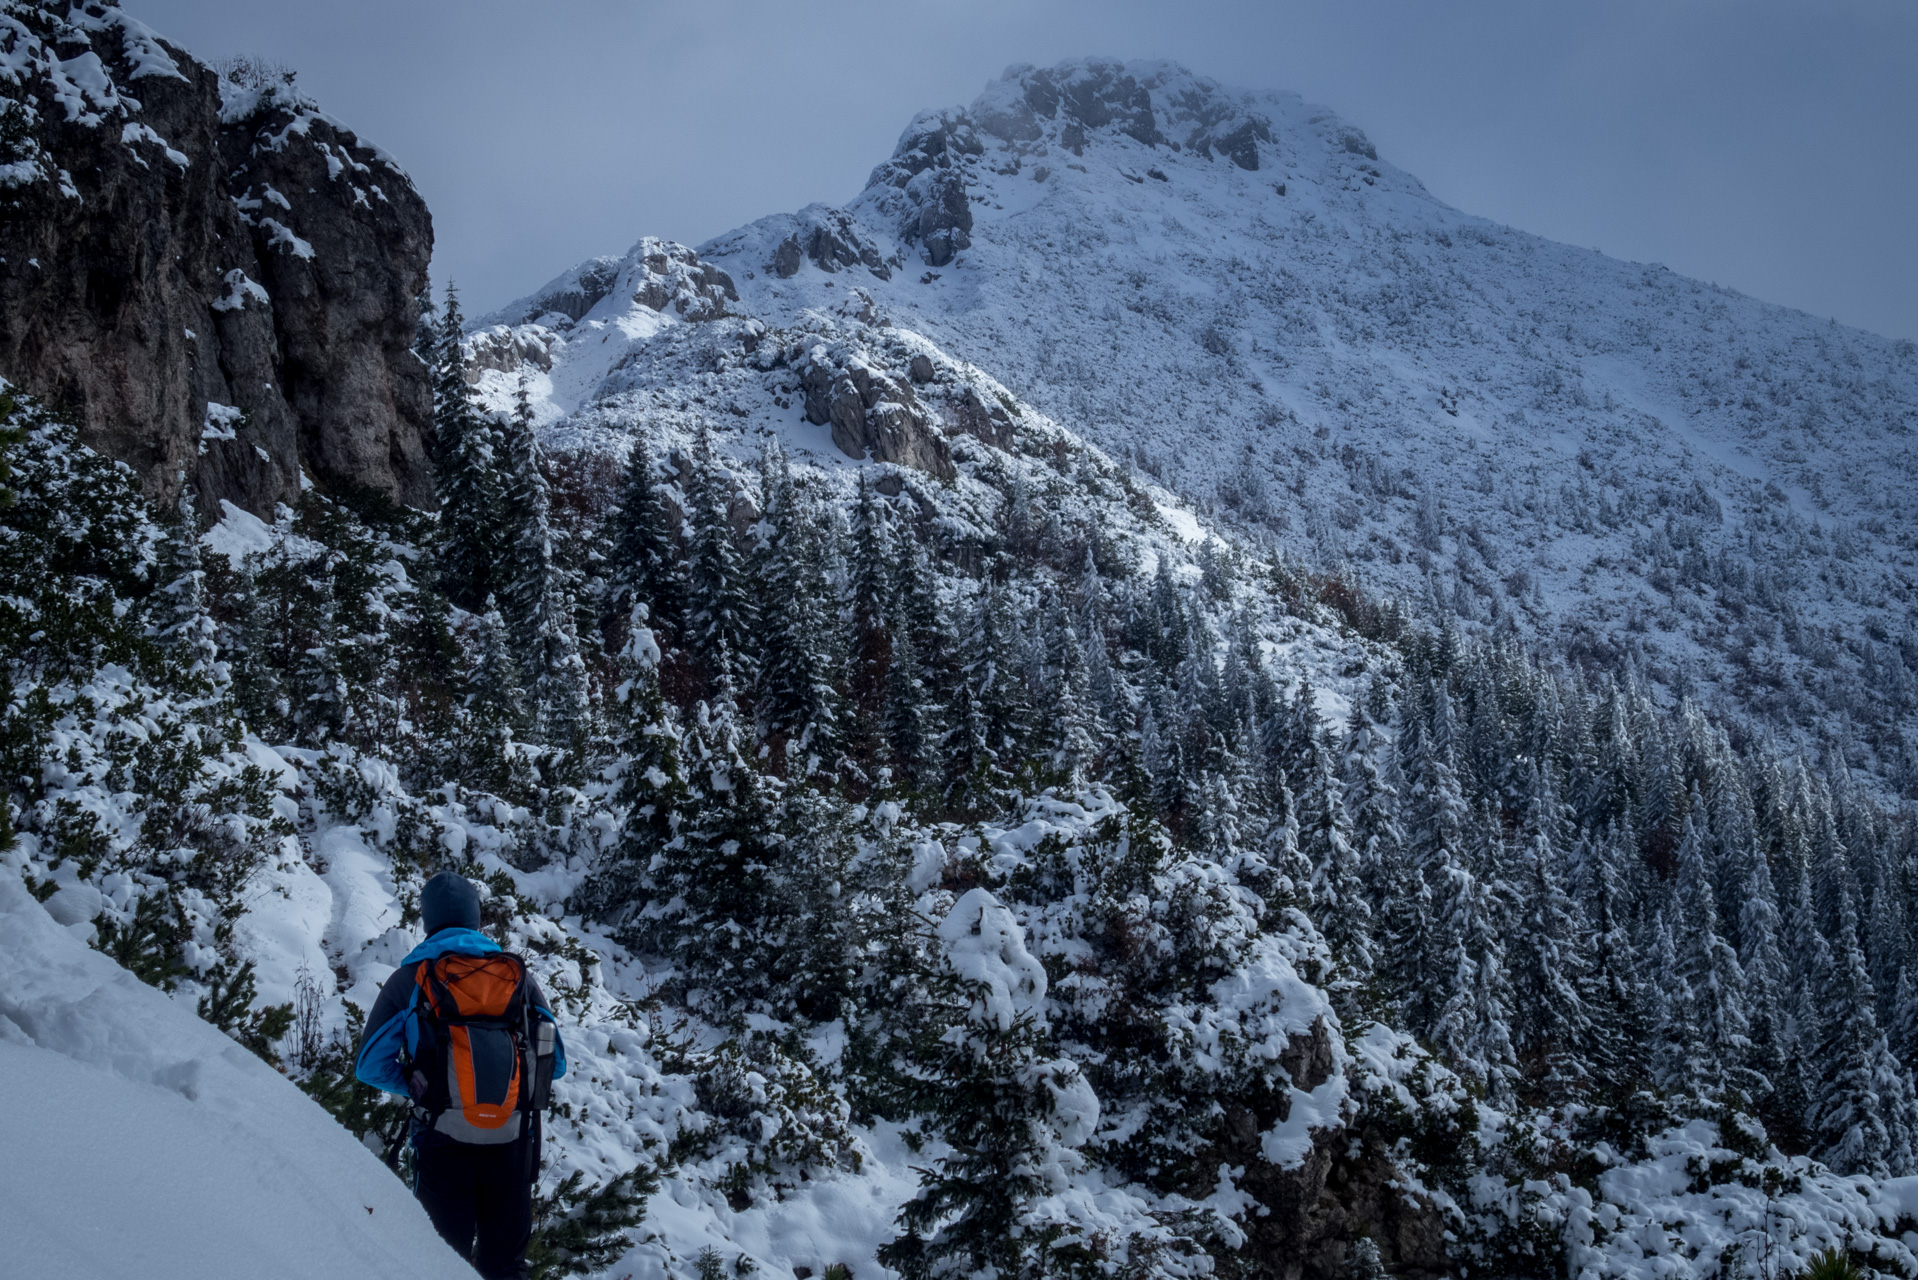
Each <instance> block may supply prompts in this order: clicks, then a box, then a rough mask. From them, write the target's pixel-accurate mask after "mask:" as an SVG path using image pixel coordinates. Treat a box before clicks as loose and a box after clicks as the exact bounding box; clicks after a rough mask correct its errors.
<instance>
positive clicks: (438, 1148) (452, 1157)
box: [413, 1127, 539, 1280]
mask: <svg viewBox="0 0 1918 1280" xmlns="http://www.w3.org/2000/svg"><path fill="white" fill-rule="evenodd" d="M538 1170H539V1130H538V1128H537V1127H535V1128H534V1129H533V1131H532V1132H531V1133H529V1134H527V1135H526V1136H524V1137H522V1138H521V1139H520V1140H519V1141H517V1142H504V1143H501V1144H500V1145H498V1146H486V1147H482V1146H474V1145H471V1144H469V1143H465V1142H453V1141H451V1140H450V1139H446V1138H442V1137H440V1136H439V1135H438V1134H436V1133H432V1132H427V1133H422V1134H420V1135H419V1146H418V1147H416V1148H415V1149H414V1152H413V1175H414V1177H413V1194H414V1195H416V1196H417V1197H419V1202H420V1204H421V1206H422V1207H424V1208H425V1210H426V1216H427V1217H429V1218H431V1219H432V1220H433V1227H434V1229H435V1230H437V1231H438V1232H439V1233H440V1237H441V1238H442V1239H444V1240H445V1241H446V1243H448V1244H450V1245H452V1246H453V1252H455V1253H457V1254H459V1256H460V1257H462V1258H464V1259H466V1260H467V1261H468V1262H470V1263H472V1264H473V1269H474V1270H475V1271H477V1272H479V1273H480V1275H482V1276H484V1277H486V1280H524V1278H525V1276H526V1274H527V1272H526V1243H527V1241H528V1240H529V1239H530V1238H531V1236H532V1234H533V1179H534V1176H535V1175H536V1174H537V1172H538Z"/></svg>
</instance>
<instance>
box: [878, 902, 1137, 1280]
mask: <svg viewBox="0 0 1918 1280" xmlns="http://www.w3.org/2000/svg"><path fill="white" fill-rule="evenodd" d="M936 933H937V937H938V940H939V943H940V951H941V952H942V953H943V964H942V966H941V967H940V969H939V970H938V971H937V973H936V974H935V976H934V979H933V982H932V985H931V991H930V992H929V999H928V1001H927V1007H926V1009H925V1014H924V1017H925V1023H924V1028H925V1029H924V1031H923V1032H922V1034H921V1035H920V1037H919V1039H918V1043H917V1044H916V1046H915V1053H914V1056H913V1061H912V1062H911V1065H910V1067H909V1070H910V1072H911V1074H912V1078H913V1080H914V1083H915V1084H916V1086H917V1089H916V1092H917V1094H918V1097H919V1099H920V1105H921V1106H922V1107H923V1108H924V1110H925V1112H926V1114H927V1115H928V1116H929V1117H930V1120H931V1125H932V1127H933V1129H934V1131H935V1132H937V1133H938V1135H939V1136H940V1137H941V1138H943V1139H944V1140H945V1142H946V1144H947V1154H945V1155H943V1156H941V1157H939V1158H938V1159H936V1160H935V1161H934V1162H933V1163H932V1166H931V1167H929V1168H927V1169H924V1170H922V1171H921V1173H920V1186H919V1190H918V1192H917V1193H916V1194H915V1195H914V1196H913V1198H912V1199H911V1200H908V1201H907V1202H906V1205H905V1207H904V1208H903V1209H901V1210H900V1213H899V1227H900V1235H899V1236H898V1238H896V1239H894V1240H893V1241H892V1242H891V1243H889V1244H887V1245H885V1246H883V1247H882V1248H881V1249H880V1251H879V1259H880V1261H881V1262H882V1263H883V1264H884V1265H886V1266H888V1267H891V1268H892V1269H894V1270H896V1271H898V1272H899V1273H900V1274H901V1275H902V1276H904V1277H906V1280H935V1278H936V1277H942V1276H949V1275H955V1274H962V1275H974V1276H978V1275H994V1276H998V1277H1000V1278H1001V1280H1040V1277H1045V1276H1054V1275H1057V1274H1059V1273H1060V1272H1061V1271H1068V1272H1070V1271H1072V1270H1073V1269H1074V1263H1075V1262H1077V1261H1081V1260H1084V1261H1090V1260H1089V1259H1087V1258H1086V1257H1085V1255H1086V1248H1085V1239H1086V1237H1085V1236H1084V1235H1083V1234H1082V1232H1083V1230H1084V1226H1085V1224H1079V1223H1074V1222H1071V1221H1070V1220H1061V1219H1060V1218H1058V1217H1056V1216H1054V1215H1055V1214H1056V1213H1057V1212H1058V1210H1059V1209H1060V1208H1062V1207H1065V1204H1066V1202H1063V1201H1061V1199H1060V1193H1062V1192H1064V1191H1065V1190H1066V1188H1067V1186H1068V1185H1069V1181H1070V1179H1071V1178H1072V1177H1074V1176H1075V1175H1077V1174H1078V1173H1080V1171H1082V1170H1083V1169H1084V1167H1085V1161H1084V1157H1083V1156H1081V1155H1080V1154H1079V1152H1078V1150H1077V1148H1078V1147H1079V1146H1081V1145H1082V1144H1084V1142H1085V1141H1086V1140H1087V1139H1088V1138H1090V1137H1091V1136H1092V1132H1093V1128H1094V1125H1095V1124H1096V1123H1097V1119H1098V1113H1099V1103H1098V1099H1097V1097H1096V1096H1095V1095H1094V1094H1093V1092H1092V1089H1091V1087H1090V1086H1089V1085H1088V1084H1087V1083H1086V1081H1085V1078H1084V1076H1083V1075H1082V1074H1081V1072H1080V1070H1079V1068H1078V1067H1077V1066H1076V1065H1075V1064H1074V1063H1072V1062H1071V1061H1069V1060H1067V1059H1064V1058H1060V1057H1058V1056H1057V1055H1056V1054H1055V1053H1054V1052H1053V1050H1052V1047H1051V1043H1050V1036H1049V1034H1048V1031H1049V1028H1048V1026H1047V1023H1046V1017H1045V997H1046V990H1047V978H1046V972H1045V969H1044V967H1043V966H1042V965H1041V964H1040V963H1039V961H1038V960H1036V959H1035V958H1034V957H1033V956H1032V954H1031V953H1030V952H1029V951H1028V950H1027V949H1026V944H1025V937H1024V934H1023V932H1022V930H1021V929H1020V927H1019V924H1018V921H1017V920H1015V919H1014V918H1013V916H1012V913H1011V912H1009V911H1008V910H1007V909H1006V908H1005V907H1004V906H1003V905H1002V904H1001V903H1000V902H999V901H998V899H997V898H995V897H994V896H993V895H992V894H991V893H990V892H989V891H987V890H985V889H972V890H969V891H967V893H966V894H965V895H964V896H963V897H961V898H960V899H959V901H958V902H957V903H955V904H954V905H953V907H952V909H951V911H950V912H948V913H947V915H946V916H945V918H944V919H943V920H942V921H940V923H939V925H938V927H937V930H936ZM1075 1227H1076V1228H1078V1229H1077V1230H1075V1229H1074V1228H1075Z"/></svg>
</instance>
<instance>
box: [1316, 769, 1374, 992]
mask: <svg viewBox="0 0 1918 1280" xmlns="http://www.w3.org/2000/svg"><path fill="white" fill-rule="evenodd" d="M1298 809H1299V851H1300V853H1301V855H1302V856H1303V859H1304V861H1305V862H1307V863H1308V864H1309V865H1310V866H1311V868H1312V872H1311V882H1310V885H1311V887H1310V890H1309V895H1308V896H1309V897H1310V900H1311V903H1312V907H1311V915H1312V919H1313V921H1314V922H1315V923H1316V924H1317V925H1318V927H1319V932H1320V933H1322V934H1323V935H1324V936H1325V944H1326V946H1327V947H1328V948H1329V949H1330V951H1331V953H1332V963H1333V965H1334V971H1333V973H1332V975H1331V978H1330V985H1331V988H1332V991H1333V994H1334V998H1335V1000H1336V1002H1337V1004H1338V1007H1339V1013H1340V1015H1341V1016H1342V1017H1345V1018H1348V1019H1350V1020H1351V1021H1352V1023H1353V1025H1357V1023H1358V1021H1359V1018H1360V1012H1361V1009H1362V1000H1361V995H1362V993H1363V991H1364V990H1365V988H1366V987H1367V986H1368V985H1369V984H1370V982H1371V980H1372V973H1373V967H1374V963H1375V959H1376V958H1375V956H1374V955H1373V920H1372V898H1371V894H1370V893H1369V892H1368V891H1367V889H1366V885H1365V880H1364V877H1363V876H1362V875H1361V874H1360V872H1361V864H1360V860H1359V853H1358V850H1357V849H1355V848H1353V846H1352V827H1351V822H1350V821H1349V820H1348V819H1347V817H1346V813H1345V795H1344V788H1343V787H1342V786H1341V785H1340V783H1339V780H1338V776H1337V775H1336V774H1335V773H1334V772H1333V763H1332V754H1331V752H1329V751H1321V752H1319V753H1317V770H1316V772H1315V773H1314V774H1313V776H1311V777H1309V778H1307V779H1306V780H1305V789H1304V790H1303V791H1302V792H1300V794H1299V797H1298Z"/></svg>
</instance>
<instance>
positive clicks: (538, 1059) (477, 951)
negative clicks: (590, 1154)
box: [354, 871, 566, 1280]
mask: <svg viewBox="0 0 1918 1280" xmlns="http://www.w3.org/2000/svg"><path fill="white" fill-rule="evenodd" d="M420 919H421V922H422V923H423V924H424V925H425V927H426V941H424V942H422V943H420V945H418V946H417V947H414V948H413V950H412V951H410V952H409V953H407V957H406V959H405V960H403V961H401V962H400V967H399V968H398V969H396V970H394V971H393V976H392V977H390V978H388V979H387V980H386V985H385V986H383V987H381V988H380V995H379V999H377V1000H375V1001H374V1002H373V1012H372V1013H371V1014H370V1015H369V1016H368V1017H367V1019H366V1032H365V1034H364V1035H363V1036H362V1037H361V1039H360V1055H359V1062H358V1066H357V1067H356V1068H355V1072H354V1074H356V1075H357V1076H358V1077H359V1078H360V1079H361V1080H364V1081H365V1082H366V1083H367V1084H370V1085H372V1086H373V1087H374V1088H376V1089H384V1090H385V1091H386V1092H388V1093H397V1094H400V1095H401V1096H402V1097H406V1098H409V1099H411V1101H412V1103H413V1120H412V1124H411V1126H410V1131H411V1132H410V1136H411V1139H412V1143H413V1194H414V1195H416V1196H417V1197H419V1201H420V1204H422V1205H423V1206H425V1208H426V1213H427V1216H428V1217H430V1218H432V1220H433V1226H434V1227H435V1228H436V1229H437V1230H438V1231H439V1233H440V1235H441V1236H442V1237H444V1238H445V1240H446V1243H448V1244H450V1245H452V1246H453V1249H454V1251H455V1252H456V1253H458V1254H459V1255H460V1257H462V1258H464V1259H466V1260H467V1261H468V1262H470V1263H472V1264H473V1268H474V1270H476V1271H478V1272H479V1273H480V1275H482V1276H484V1277H486V1278H487V1280H517V1278H521V1277H524V1276H525V1275H526V1274H527V1272H526V1245H527V1241H528V1240H529V1239H530V1237H531V1236H532V1231H533V1182H534V1180H535V1179H536V1178H537V1177H538V1176H539V1144H540V1112H541V1111H543V1110H544V1109H545V1108H546V1107H547V1106H548V1105H549V1103H550V1100H551V1096H550V1095H551V1093H552V1082H553V1081H554V1080H556V1079H558V1078H559V1077H560V1076H563V1075H565V1074H566V1048H565V1046H564V1045H563V1044H561V1043H560V1039H559V1028H558V1025H557V1023H556V1022H555V1020H554V1018H553V1014H552V1010H551V1009H550V1008H548V1006H547V1004H546V996H545V995H544V993H542V992H541V991H540V989H539V983H538V982H537V981H535V980H534V978H533V975H532V973H531V972H529V971H528V970H527V968H526V963H525V961H523V960H521V959H520V958H519V957H518V956H516V955H513V954H512V953H511V952H507V951H502V950H500V948H499V945H498V944H497V943H495V942H494V941H493V940H492V939H491V938H488V937H486V936H485V935H484V934H482V933H481V932H480V931H479V926H480V899H479V889H478V888H477V887H475V886H474V884H473V882H472V881H470V880H468V879H467V878H466V877H465V876H461V875H455V874H454V873H453V872H451V871H442V872H440V873H439V874H438V875H436V876H434V877H433V878H432V879H431V880H428V881H427V882H426V885H425V887H424V888H423V889H421V890H420ZM396 1150H397V1148H396ZM390 1159H391V1157H390V1156H389V1160H390Z"/></svg>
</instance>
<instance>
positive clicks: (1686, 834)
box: [1672, 790, 1751, 1094]
mask: <svg viewBox="0 0 1918 1280" xmlns="http://www.w3.org/2000/svg"><path fill="white" fill-rule="evenodd" d="M1709 841H1710V829H1709V827H1708V826H1707V825H1706V815H1705V812H1704V804H1703V802H1702V800H1701V799H1700V797H1699V795H1698V793H1697V791H1696V790H1694V791H1693V792H1692V794H1691V799H1690V802H1689V804H1688V805H1687V812H1686V814H1685V817H1684V819H1683V821H1682V824H1681V826H1680V837H1679V846H1678V880H1677V884H1676V886H1675V892H1674V896H1673V906H1674V909H1675V911H1676V913H1677V914H1676V916H1675V917H1674V928H1673V930H1672V940H1673V943H1674V945H1675V946H1676V948H1677V960H1678V971H1677V972H1678V976H1679V977H1681V978H1683V979H1684V981H1685V984H1686V987H1687V989H1688V990H1689V991H1690V994H1691V999H1692V1010H1691V1014H1690V1017H1689V1019H1688V1021H1689V1023H1690V1026H1691V1027H1692V1030H1693V1033H1694V1034H1695V1035H1697V1037H1698V1043H1697V1047H1696V1050H1695V1058H1696V1062H1697V1070H1698V1071H1700V1072H1701V1073H1702V1075H1701V1076H1700V1078H1698V1079H1695V1080H1693V1081H1691V1082H1690V1087H1692V1088H1694V1089H1697V1090H1699V1091H1700V1092H1704V1093H1708V1094H1717V1093H1719V1092H1721V1091H1722V1090H1723V1089H1725V1088H1726V1087H1728V1086H1729V1087H1733V1088H1739V1089H1741V1090H1742V1089H1747V1088H1748V1084H1749V1081H1748V1080H1747V1078H1746V1076H1745V1075H1744V1067H1745V1063H1746V1060H1747V1058H1748V1057H1749V1056H1750V1052H1751V1039H1750V1034H1749V1032H1750V1021H1749V1019H1748V1017H1747V1014H1746V1010H1745V974H1744V971H1743V970H1742V969H1741V968H1740V967H1739V964H1738V955H1737V953H1736V952H1735V951H1733V950H1732V947H1731V944H1730V943H1728V942H1726V941H1725V938H1724V935H1723V933H1722V932H1721V925H1720V923H1719V917H1718V899H1717V895H1716V894H1715V893H1714V892H1713V890H1712V874H1711V868H1710V867H1709V866H1708V865H1707V864H1706V852H1707V847H1708V844H1709Z"/></svg>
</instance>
